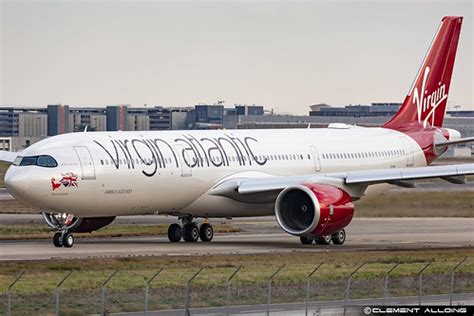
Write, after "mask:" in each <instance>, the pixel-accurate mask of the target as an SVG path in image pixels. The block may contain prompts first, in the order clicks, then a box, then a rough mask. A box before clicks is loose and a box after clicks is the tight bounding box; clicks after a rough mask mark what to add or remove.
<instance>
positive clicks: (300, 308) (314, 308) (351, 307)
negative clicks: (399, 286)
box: [112, 293, 474, 316]
mask: <svg viewBox="0 0 474 316" xmlns="http://www.w3.org/2000/svg"><path fill="white" fill-rule="evenodd" d="M383 303H384V301H383V299H381V298H374V299H357V300H349V301H348V302H347V306H346V312H344V301H327V302H308V314H307V315H320V316H322V315H369V314H371V312H372V309H369V310H367V307H368V306H371V307H375V306H376V307H379V308H381V309H383V307H382V305H383ZM385 303H386V305H387V306H392V307H393V306H397V307H400V306H409V307H410V308H414V309H415V308H420V309H421V310H424V309H422V308H426V306H427V305H437V306H440V305H443V306H444V307H441V310H442V311H449V309H450V308H454V309H461V308H463V307H466V305H472V304H473V303H474V294H472V293H471V294H454V295H453V298H452V304H453V306H452V307H449V304H450V297H449V295H426V296H422V297H421V304H422V306H421V307H420V306H419V305H418V304H419V297H418V296H407V297H388V298H387V299H386V301H385ZM439 309H440V308H439V307H438V308H436V307H434V308H433V311H434V314H439V312H438V313H436V312H437V311H438V310H439ZM305 310H306V304H305V303H290V304H271V306H268V305H267V304H263V305H244V306H230V308H229V310H227V307H211V308H190V309H189V314H190V315H226V314H227V312H229V315H247V316H263V315H268V311H270V313H271V315H282V316H284V315H301V316H302V315H306V313H305ZM369 311H370V312H369ZM413 312H416V310H413ZM410 314H411V315H412V313H410ZM112 315H115V316H125V315H127V316H141V315H145V313H143V312H131V313H113V314H112ZM146 315H156V316H181V315H186V313H185V310H184V309H175V310H160V311H148V312H147V313H146Z"/></svg>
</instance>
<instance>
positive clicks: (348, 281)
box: [344, 261, 367, 315]
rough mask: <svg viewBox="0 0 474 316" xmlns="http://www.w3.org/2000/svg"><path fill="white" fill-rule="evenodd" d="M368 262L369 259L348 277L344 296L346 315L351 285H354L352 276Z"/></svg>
mask: <svg viewBox="0 0 474 316" xmlns="http://www.w3.org/2000/svg"><path fill="white" fill-rule="evenodd" d="M366 264H367V261H366V262H364V263H363V264H361V265H359V266H358V267H357V268H356V269H355V270H354V271H352V273H351V274H350V275H349V279H347V288H346V293H345V296H344V315H346V310H347V303H348V301H349V294H350V291H351V285H352V277H353V276H354V274H356V273H357V271H359V270H360V269H361V268H362V267H363V266H365V265H366Z"/></svg>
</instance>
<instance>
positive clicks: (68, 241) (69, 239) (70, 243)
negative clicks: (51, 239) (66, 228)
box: [63, 233, 74, 248]
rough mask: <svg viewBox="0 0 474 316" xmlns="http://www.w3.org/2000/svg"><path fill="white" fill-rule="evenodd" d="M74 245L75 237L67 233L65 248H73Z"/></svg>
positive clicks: (64, 239) (65, 235)
mask: <svg viewBox="0 0 474 316" xmlns="http://www.w3.org/2000/svg"><path fill="white" fill-rule="evenodd" d="M73 245H74V236H72V234H70V233H66V234H64V236H63V246H64V247H66V248H71V247H72V246H73Z"/></svg>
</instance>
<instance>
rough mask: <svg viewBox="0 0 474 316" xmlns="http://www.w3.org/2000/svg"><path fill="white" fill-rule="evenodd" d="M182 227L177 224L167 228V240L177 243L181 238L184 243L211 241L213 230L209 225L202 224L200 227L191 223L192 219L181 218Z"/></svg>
mask: <svg viewBox="0 0 474 316" xmlns="http://www.w3.org/2000/svg"><path fill="white" fill-rule="evenodd" d="M180 219H181V221H182V222H183V226H181V225H179V224H171V225H170V226H169V227H168V239H169V241H171V242H179V241H180V240H181V238H182V239H183V240H184V241H186V242H196V241H198V240H199V239H201V241H211V240H212V238H213V237H214V229H213V228H212V226H211V224H209V223H204V224H202V225H201V227H198V224H197V223H195V222H193V218H192V217H190V216H189V217H188V216H187V217H181V218H180Z"/></svg>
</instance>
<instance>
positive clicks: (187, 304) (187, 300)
mask: <svg viewBox="0 0 474 316" xmlns="http://www.w3.org/2000/svg"><path fill="white" fill-rule="evenodd" d="M202 270H204V268H201V269H199V271H198V272H196V273H194V275H193V276H192V277H191V279H189V280H188V282H187V283H186V301H185V308H184V316H190V315H191V312H190V311H189V287H190V286H191V282H192V281H193V280H194V279H195V278H196V277H197V276H198V274H199V273H201V271H202Z"/></svg>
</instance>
